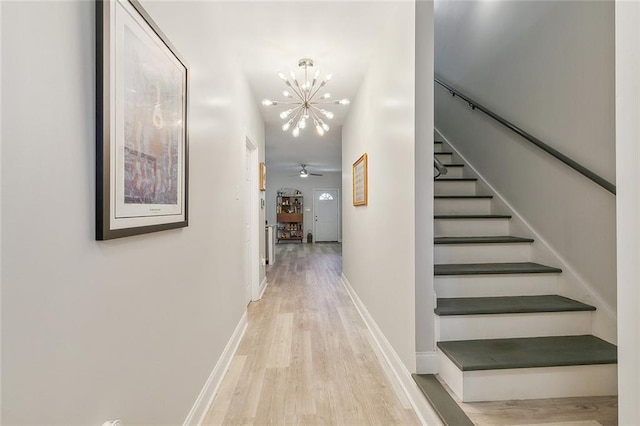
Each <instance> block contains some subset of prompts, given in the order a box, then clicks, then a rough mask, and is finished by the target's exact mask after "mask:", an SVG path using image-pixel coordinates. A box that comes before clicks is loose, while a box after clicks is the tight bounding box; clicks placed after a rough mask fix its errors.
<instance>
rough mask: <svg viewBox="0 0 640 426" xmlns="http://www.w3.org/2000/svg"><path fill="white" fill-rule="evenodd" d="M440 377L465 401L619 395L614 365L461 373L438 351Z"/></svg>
mask: <svg viewBox="0 0 640 426" xmlns="http://www.w3.org/2000/svg"><path fill="white" fill-rule="evenodd" d="M438 364H439V367H440V377H442V379H443V380H444V381H445V382H446V383H447V384H448V385H449V387H450V388H451V390H452V391H453V392H454V393H455V394H456V396H457V397H458V398H459V399H460V400H462V401H463V402H476V401H502V400H509V399H538V398H566V397H586V396H605V395H616V394H617V391H618V380H617V366H616V365H615V364H602V365H576V366H568V367H543V368H520V369H510V370H486V371H467V372H462V371H460V370H459V369H458V368H457V367H456V366H455V364H453V363H452V362H451V361H450V360H449V358H448V357H447V356H446V355H444V354H443V353H442V352H441V351H439V350H438Z"/></svg>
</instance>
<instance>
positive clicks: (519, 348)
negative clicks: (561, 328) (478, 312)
mask: <svg viewBox="0 0 640 426" xmlns="http://www.w3.org/2000/svg"><path fill="white" fill-rule="evenodd" d="M438 348H440V350H441V351H442V352H443V353H444V354H445V355H447V356H448V357H449V359H451V361H452V362H453V363H454V364H455V365H456V366H457V367H458V368H459V369H460V370H462V371H478V370H503V369H510V368H535V367H560V366H571V365H594V364H615V363H617V348H616V346H614V345H612V344H611V343H608V342H605V341H604V340H602V339H599V338H597V337H595V336H591V335H583V336H552V337H527V338H515V339H485V340H456V341H448V342H438Z"/></svg>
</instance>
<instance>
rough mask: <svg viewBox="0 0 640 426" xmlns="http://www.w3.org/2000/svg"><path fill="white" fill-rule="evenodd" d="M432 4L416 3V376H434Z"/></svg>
mask: <svg viewBox="0 0 640 426" xmlns="http://www.w3.org/2000/svg"><path fill="white" fill-rule="evenodd" d="M433 36H434V33H433V2H432V1H422V0H420V1H418V2H416V59H415V61H416V71H415V79H416V112H415V116H416V123H415V144H416V148H415V149H416V156H415V173H416V179H415V182H416V188H415V192H416V194H415V197H416V216H415V221H416V252H415V259H416V260H415V267H416V302H415V305H416V351H417V352H418V357H417V371H418V372H419V373H435V372H437V364H436V362H435V361H436V360H437V357H436V353H435V333H434V315H433V309H434V300H433V299H434V297H433V296H434V288H433V167H432V166H431V164H432V163H433Z"/></svg>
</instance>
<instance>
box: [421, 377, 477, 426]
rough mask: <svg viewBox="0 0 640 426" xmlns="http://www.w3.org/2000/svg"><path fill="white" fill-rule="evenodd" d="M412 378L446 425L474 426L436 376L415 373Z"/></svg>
mask: <svg viewBox="0 0 640 426" xmlns="http://www.w3.org/2000/svg"><path fill="white" fill-rule="evenodd" d="M411 376H412V377H413V380H415V382H416V384H417V385H418V387H419V388H420V390H421V391H422V393H423V394H424V396H425V397H426V398H427V400H428V401H429V403H430V404H431V406H432V407H433V409H434V410H435V412H436V414H437V415H438V417H440V420H442V423H443V424H444V425H455V426H473V422H472V421H471V420H470V419H469V417H467V415H466V414H465V412H464V411H463V410H462V408H460V406H459V405H458V403H456V401H455V400H454V399H453V398H452V397H451V395H450V394H449V392H447V390H446V389H445V388H444V386H442V384H441V383H440V381H439V380H438V379H437V378H436V376H435V375H434V374H415V373H414V374H412V375H411Z"/></svg>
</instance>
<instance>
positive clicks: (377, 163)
mask: <svg viewBox="0 0 640 426" xmlns="http://www.w3.org/2000/svg"><path fill="white" fill-rule="evenodd" d="M389 22H390V23H393V27H391V28H390V29H389V31H388V32H386V31H383V30H382V29H381V32H380V34H381V39H380V41H379V43H378V50H377V51H376V55H375V57H374V58H373V60H372V64H371V66H370V68H369V70H368V71H367V73H366V75H365V78H364V80H363V82H362V85H361V86H360V89H359V91H358V94H357V96H356V98H355V99H354V100H353V102H352V104H351V106H350V111H349V115H348V118H347V120H346V123H345V124H344V126H343V129H342V187H343V188H351V169H352V164H353V162H354V161H356V160H357V159H358V158H359V157H360V156H361V155H362V154H363V153H365V152H366V153H367V154H368V161H369V163H368V164H369V205H368V206H361V207H354V206H353V204H352V202H353V200H352V194H351V193H350V192H348V193H347V194H345V197H344V200H343V209H342V211H343V215H342V218H343V236H342V241H343V271H344V275H345V277H346V278H347V279H348V280H349V282H350V284H351V286H352V287H353V289H354V290H355V292H356V293H357V295H358V297H359V298H360V300H361V301H362V302H363V303H364V305H365V306H366V309H367V310H368V312H369V313H370V314H371V316H372V317H373V319H374V321H375V322H376V324H377V325H378V327H379V328H380V329H381V330H382V332H383V333H384V335H385V337H386V338H387V340H388V341H389V342H390V343H391V345H392V346H393V348H394V350H395V352H396V353H397V354H398V355H399V357H400V358H401V359H402V362H403V363H404V364H405V366H406V367H407V369H408V370H409V371H415V320H416V318H415V309H414V303H415V268H414V266H415V259H414V253H415V244H414V241H415V223H414V218H415V214H414V209H415V192H414V190H415V184H414V179H415V165H414V161H415V135H414V117H415V104H414V90H415V79H414V72H415V63H414V56H415V34H414V28H415V5H414V4H413V3H412V2H398V3H397V5H396V13H395V14H394V15H391V14H390V16H389Z"/></svg>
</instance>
